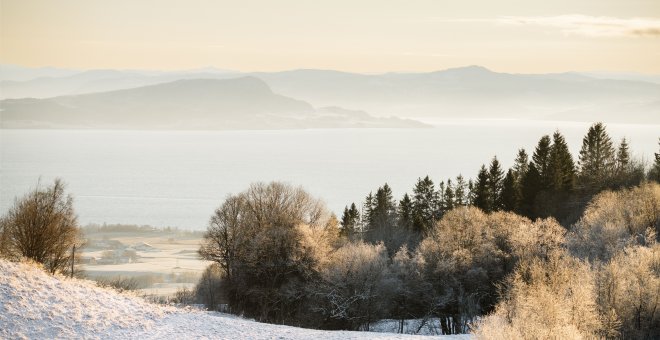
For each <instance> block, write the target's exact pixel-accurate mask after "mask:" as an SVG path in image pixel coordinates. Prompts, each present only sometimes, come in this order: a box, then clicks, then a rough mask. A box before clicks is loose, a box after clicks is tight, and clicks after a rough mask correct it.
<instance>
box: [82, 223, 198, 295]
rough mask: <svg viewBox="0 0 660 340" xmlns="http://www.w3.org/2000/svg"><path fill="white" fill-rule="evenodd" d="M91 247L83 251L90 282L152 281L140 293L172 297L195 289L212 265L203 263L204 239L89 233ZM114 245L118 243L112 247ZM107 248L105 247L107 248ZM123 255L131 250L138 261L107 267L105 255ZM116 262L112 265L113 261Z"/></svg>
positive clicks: (158, 233)
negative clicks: (199, 251)
mask: <svg viewBox="0 0 660 340" xmlns="http://www.w3.org/2000/svg"><path fill="white" fill-rule="evenodd" d="M85 237H86V238H87V240H88V246H87V247H86V248H85V249H83V253H82V256H83V258H85V259H90V258H94V259H95V262H94V263H89V261H87V263H85V264H84V265H83V266H82V269H83V270H84V271H85V275H86V276H87V277H89V278H92V279H94V278H101V277H117V276H121V277H126V278H130V277H136V278H139V277H142V278H145V277H150V278H152V280H151V281H154V282H152V283H149V287H144V288H142V289H140V290H139V292H140V293H143V294H146V295H155V296H169V295H172V294H174V292H176V291H177V290H179V289H181V288H188V289H192V288H193V287H194V286H195V283H196V282H197V281H198V279H199V277H200V276H201V274H202V272H203V271H204V269H205V268H206V267H207V266H208V265H209V264H210V263H211V262H209V261H204V260H200V259H199V257H198V255H197V249H199V244H200V242H201V237H200V236H199V235H195V234H185V233H180V232H166V231H162V230H157V231H153V232H94V233H91V232H86V234H85ZM111 242H114V243H111ZM104 245H105V246H104ZM109 250H110V251H113V252H117V253H121V252H122V251H126V250H131V251H134V252H135V254H136V255H137V259H136V260H134V261H133V260H131V261H129V260H128V259H127V258H122V257H118V258H117V261H116V262H117V263H107V262H108V261H107V260H106V261H105V263H104V252H108V251H109ZM110 262H112V261H110Z"/></svg>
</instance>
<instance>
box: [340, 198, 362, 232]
mask: <svg viewBox="0 0 660 340" xmlns="http://www.w3.org/2000/svg"><path fill="white" fill-rule="evenodd" d="M340 223H341V226H342V229H341V234H342V235H343V236H346V237H353V236H354V235H355V234H357V233H359V232H360V230H359V223H360V212H359V211H358V209H357V207H356V206H355V203H351V207H350V208H348V207H344V213H343V214H342V216H341V222H340Z"/></svg>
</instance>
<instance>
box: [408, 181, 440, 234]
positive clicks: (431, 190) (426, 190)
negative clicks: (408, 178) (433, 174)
mask: <svg viewBox="0 0 660 340" xmlns="http://www.w3.org/2000/svg"><path fill="white" fill-rule="evenodd" d="M412 206H413V230H415V231H416V232H418V233H425V232H426V231H428V230H430V229H431V227H432V226H433V224H434V223H435V215H436V212H437V210H438V206H439V202H438V195H437V193H436V191H435V185H434V184H433V181H432V180H431V179H430V178H429V176H426V177H424V179H421V178H418V179H417V183H416V184H415V187H414V188H413V197H412Z"/></svg>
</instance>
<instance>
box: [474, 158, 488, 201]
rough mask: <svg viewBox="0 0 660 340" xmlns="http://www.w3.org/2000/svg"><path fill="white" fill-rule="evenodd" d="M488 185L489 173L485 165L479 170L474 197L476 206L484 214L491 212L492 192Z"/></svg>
mask: <svg viewBox="0 0 660 340" xmlns="http://www.w3.org/2000/svg"><path fill="white" fill-rule="evenodd" d="M488 189H489V184H488V171H487V170H486V166H485V165H481V169H479V174H478V175H477V183H475V184H474V189H473V193H474V194H473V197H474V202H473V204H474V206H475V207H477V208H479V209H481V210H483V211H484V212H490V211H491V210H490V202H491V199H490V190H488Z"/></svg>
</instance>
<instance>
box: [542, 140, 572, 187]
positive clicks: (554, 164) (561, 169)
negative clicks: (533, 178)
mask: <svg viewBox="0 0 660 340" xmlns="http://www.w3.org/2000/svg"><path fill="white" fill-rule="evenodd" d="M552 140H553V141H552V147H551V148H550V155H549V157H548V168H547V176H548V181H549V182H548V186H549V189H550V190H553V191H555V192H563V193H568V192H570V191H572V190H573V187H574V185H575V163H573V156H571V152H570V151H568V144H566V139H565V138H564V136H562V135H561V133H559V131H556V132H555V133H554V134H553V135H552Z"/></svg>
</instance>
